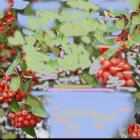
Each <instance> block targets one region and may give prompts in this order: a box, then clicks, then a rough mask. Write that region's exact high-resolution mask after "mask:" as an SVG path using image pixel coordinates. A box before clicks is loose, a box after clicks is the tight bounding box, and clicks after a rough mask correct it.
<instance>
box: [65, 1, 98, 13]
mask: <svg viewBox="0 0 140 140" xmlns="http://www.w3.org/2000/svg"><path fill="white" fill-rule="evenodd" d="M67 4H68V5H69V6H71V7H72V8H74V9H77V8H78V9H81V10H86V11H89V9H92V10H93V11H96V10H98V6H97V5H95V4H93V3H89V2H86V1H83V0H78V1H72V0H71V1H68V2H67Z"/></svg>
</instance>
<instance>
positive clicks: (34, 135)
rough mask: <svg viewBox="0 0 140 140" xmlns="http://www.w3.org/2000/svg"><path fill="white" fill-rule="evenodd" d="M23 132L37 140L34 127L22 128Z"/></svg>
mask: <svg viewBox="0 0 140 140" xmlns="http://www.w3.org/2000/svg"><path fill="white" fill-rule="evenodd" d="M22 130H23V131H25V132H26V133H27V134H28V135H30V136H32V137H34V138H37V136H36V133H35V130H34V128H32V127H31V128H27V127H24V128H22Z"/></svg>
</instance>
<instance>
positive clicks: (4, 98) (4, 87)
mask: <svg viewBox="0 0 140 140" xmlns="http://www.w3.org/2000/svg"><path fill="white" fill-rule="evenodd" d="M2 80H3V82H0V104H2V103H3V102H7V103H10V102H11V101H13V98H14V96H16V97H17V99H18V102H21V101H22V100H23V98H25V97H26V92H24V91H21V90H20V89H19V90H18V91H16V92H15V91H13V90H11V88H10V87H9V85H8V81H10V80H11V77H10V76H7V77H6V76H4V77H3V79H2Z"/></svg>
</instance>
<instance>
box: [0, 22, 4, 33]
mask: <svg viewBox="0 0 140 140" xmlns="http://www.w3.org/2000/svg"><path fill="white" fill-rule="evenodd" d="M3 29H4V25H3V24H2V22H1V21H0V33H1V31H3Z"/></svg>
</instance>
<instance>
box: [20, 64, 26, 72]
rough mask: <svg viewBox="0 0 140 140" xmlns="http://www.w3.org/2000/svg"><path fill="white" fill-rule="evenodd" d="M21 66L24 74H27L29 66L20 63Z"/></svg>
mask: <svg viewBox="0 0 140 140" xmlns="http://www.w3.org/2000/svg"><path fill="white" fill-rule="evenodd" d="M20 66H21V69H22V71H23V72H24V73H26V69H27V66H26V63H25V62H23V61H20Z"/></svg>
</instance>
